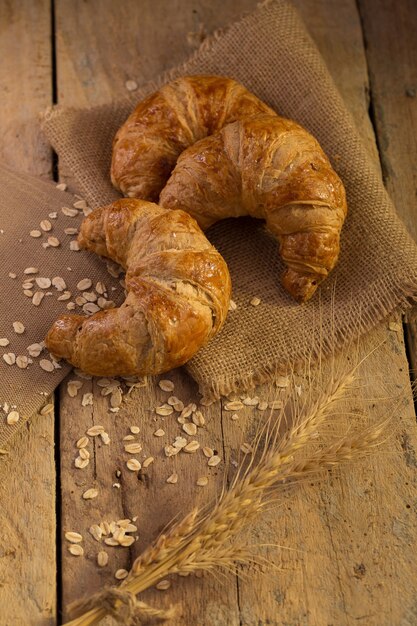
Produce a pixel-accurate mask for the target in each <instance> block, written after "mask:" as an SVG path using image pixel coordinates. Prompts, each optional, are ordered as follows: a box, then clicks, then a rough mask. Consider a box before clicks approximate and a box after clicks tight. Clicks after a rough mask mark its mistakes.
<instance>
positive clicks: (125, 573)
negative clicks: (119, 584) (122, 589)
mask: <svg viewBox="0 0 417 626" xmlns="http://www.w3.org/2000/svg"><path fill="white" fill-rule="evenodd" d="M128 576H129V572H128V571H127V569H118V570H117V572H116V573H115V574H114V577H115V578H117V580H123V579H124V578H127V577H128Z"/></svg>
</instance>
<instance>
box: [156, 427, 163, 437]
mask: <svg viewBox="0 0 417 626" xmlns="http://www.w3.org/2000/svg"><path fill="white" fill-rule="evenodd" d="M164 435H165V431H164V430H163V429H162V428H158V430H156V431H155V432H154V437H163V436H164Z"/></svg>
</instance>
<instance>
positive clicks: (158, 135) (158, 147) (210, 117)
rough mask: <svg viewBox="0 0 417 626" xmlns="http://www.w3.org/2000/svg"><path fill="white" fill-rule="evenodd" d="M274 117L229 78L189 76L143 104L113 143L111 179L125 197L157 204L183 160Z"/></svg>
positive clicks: (250, 94) (175, 82)
mask: <svg viewBox="0 0 417 626" xmlns="http://www.w3.org/2000/svg"><path fill="white" fill-rule="evenodd" d="M259 113H273V111H272V109H270V108H269V107H268V106H267V105H266V104H265V103H263V102H262V101H261V100H259V99H258V98H257V97H256V96H254V95H253V94H252V93H250V92H249V91H248V90H247V89H245V88H244V87H243V86H242V85H240V84H239V83H237V82H236V81H234V80H231V79H230V78H225V77H223V76H186V77H183V78H178V79H177V80H175V81H173V82H171V83H168V84H167V85H165V86H164V87H162V88H161V89H160V90H159V91H157V92H156V93H154V94H152V95H150V96H148V97H147V98H146V99H145V100H143V101H142V102H139V104H138V105H137V107H136V109H135V110H134V111H133V113H132V114H131V115H130V116H129V118H128V119H127V120H126V122H125V123H124V124H123V126H122V127H121V128H120V130H119V131H118V133H117V134H116V137H115V139H114V142H113V157H112V164H111V179H112V182H113V185H114V186H115V187H116V189H119V190H120V191H122V193H123V195H125V196H129V197H135V198H143V199H145V200H152V201H157V199H158V196H159V193H160V191H161V189H162V188H163V187H164V185H165V183H166V181H167V180H168V178H169V175H170V173H171V171H172V169H173V168H174V166H175V162H176V160H177V158H178V156H179V155H180V154H181V152H182V151H183V150H185V149H186V148H187V147H188V146H191V145H192V144H194V143H195V142H196V141H198V140H200V139H202V138H204V137H207V136H208V135H212V134H213V133H215V132H217V131H218V130H220V129H221V128H223V127H224V126H225V125H226V124H229V123H231V122H234V121H235V120H238V119H241V118H243V117H247V116H250V115H256V114H259Z"/></svg>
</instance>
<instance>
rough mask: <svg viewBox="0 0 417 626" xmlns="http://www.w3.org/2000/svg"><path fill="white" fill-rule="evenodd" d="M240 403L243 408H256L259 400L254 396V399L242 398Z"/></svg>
mask: <svg viewBox="0 0 417 626" xmlns="http://www.w3.org/2000/svg"><path fill="white" fill-rule="evenodd" d="M242 402H243V404H244V405H245V406H257V405H258V404H259V398H258V396H255V397H254V398H250V397H249V396H246V398H243V400H242Z"/></svg>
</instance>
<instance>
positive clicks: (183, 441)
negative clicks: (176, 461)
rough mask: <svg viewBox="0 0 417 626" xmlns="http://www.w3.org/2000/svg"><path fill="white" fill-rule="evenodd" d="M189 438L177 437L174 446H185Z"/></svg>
mask: <svg viewBox="0 0 417 626" xmlns="http://www.w3.org/2000/svg"><path fill="white" fill-rule="evenodd" d="M187 443H188V442H187V440H186V438H185V437H175V441H174V443H173V446H174V448H179V449H181V448H184V447H185V446H186V445H187Z"/></svg>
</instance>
